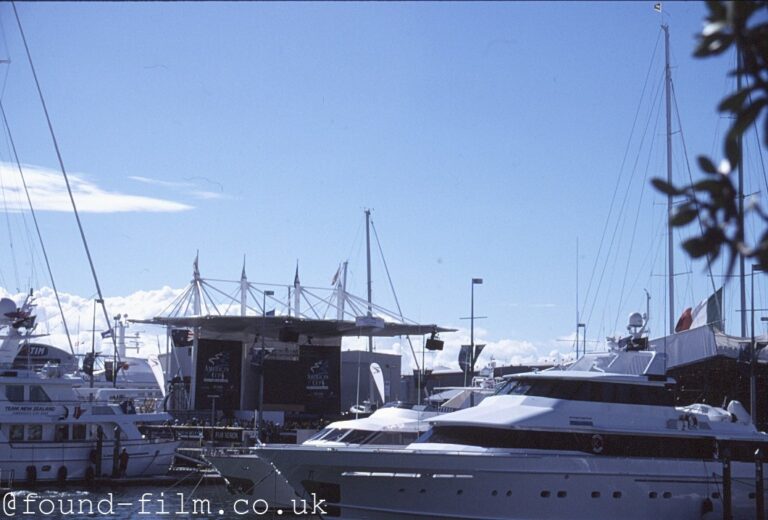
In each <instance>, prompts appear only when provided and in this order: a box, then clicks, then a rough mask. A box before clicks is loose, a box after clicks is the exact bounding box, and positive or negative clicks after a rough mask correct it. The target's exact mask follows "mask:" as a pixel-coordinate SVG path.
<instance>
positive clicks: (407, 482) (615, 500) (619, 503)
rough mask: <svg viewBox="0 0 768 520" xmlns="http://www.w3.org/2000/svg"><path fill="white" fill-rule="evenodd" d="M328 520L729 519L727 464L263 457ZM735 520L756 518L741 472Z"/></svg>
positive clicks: (740, 468) (349, 453)
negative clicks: (318, 501) (317, 501)
mask: <svg viewBox="0 0 768 520" xmlns="http://www.w3.org/2000/svg"><path fill="white" fill-rule="evenodd" d="M260 451H261V452H262V453H263V456H264V457H265V458H267V459H269V460H271V461H272V462H273V463H274V464H275V466H277V468H278V469H279V470H280V471H281V472H282V473H283V475H284V476H285V477H286V478H287V480H288V482H289V483H290V484H291V485H292V486H293V487H294V488H295V489H296V490H297V491H299V493H300V495H302V496H303V497H304V498H307V499H308V501H309V500H312V493H315V494H316V495H317V496H318V498H322V499H325V501H326V502H325V503H324V504H323V508H324V510H325V511H326V513H327V516H330V517H342V518H355V519H395V518H398V519H402V518H413V519H416V518H418V519H425V518H430V519H431V518H434V519H437V518H473V519H488V520H490V519H494V520H496V519H569V520H571V519H585V520H586V519H601V518H605V519H615V518H621V519H622V520H630V519H648V518H656V519H664V518H674V519H694V518H695V519H701V518H703V517H704V518H706V516H705V515H706V514H707V513H709V514H711V515H714V516H713V517H714V518H722V511H723V503H722V496H723V479H722V474H723V466H722V464H721V463H720V462H719V461H713V460H710V461H704V460H700V459H699V460H696V459H693V460H692V459H650V458H626V457H608V456H593V455H586V454H584V453H575V452H552V451H548V452H532V451H530V450H527V451H525V452H523V451H520V452H516V451H514V450H506V451H505V452H500V451H496V452H477V451H475V452H472V451H453V452H447V451H431V450H424V451H421V450H407V449H403V450H384V449H380V450H356V449H337V450H317V449H307V448H303V447H273V446H268V447H266V448H263V449H261V450H260ZM731 468H732V496H733V499H732V506H733V512H734V517H735V518H754V516H755V500H754V491H755V484H754V483H755V479H754V474H755V467H754V465H753V464H748V463H739V462H734V463H733V464H732V465H731Z"/></svg>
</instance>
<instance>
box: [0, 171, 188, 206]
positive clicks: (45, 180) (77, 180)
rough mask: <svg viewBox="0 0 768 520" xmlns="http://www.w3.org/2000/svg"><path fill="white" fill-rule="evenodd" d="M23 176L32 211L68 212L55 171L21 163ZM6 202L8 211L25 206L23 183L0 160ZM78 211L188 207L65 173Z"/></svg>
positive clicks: (63, 186) (66, 198)
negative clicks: (125, 191)
mask: <svg viewBox="0 0 768 520" xmlns="http://www.w3.org/2000/svg"><path fill="white" fill-rule="evenodd" d="M22 170H23V171H24V179H25V181H26V184H27V189H28V190H29V196H30V198H31V199H32V205H33V207H34V208H35V210H36V211H65V212H71V211H72V204H71V202H70V200H69V195H68V193H67V187H66V184H65V182H64V178H63V177H62V175H61V173H60V172H58V171H54V170H50V169H48V168H43V167H40V166H32V165H24V166H22ZM0 177H2V179H3V188H4V192H5V197H6V204H7V207H8V209H9V210H11V211H24V210H26V209H27V208H28V204H27V198H26V195H25V193H24V186H23V184H22V181H21V176H20V175H19V170H18V167H17V166H16V165H12V164H8V163H0ZM68 177H69V183H70V186H71V188H72V194H73V196H74V198H75V203H76V204H77V209H78V211H81V212H86V213H124V212H176V211H185V210H189V209H192V206H189V205H187V204H183V203H180V202H175V201H171V200H165V199H159V198H154V197H144V196H140V195H129V194H125V193H119V192H115V191H107V190H105V189H103V188H101V187H99V186H98V185H96V184H95V183H94V182H92V181H90V180H87V179H86V178H85V177H84V176H83V175H81V174H73V173H70V174H68Z"/></svg>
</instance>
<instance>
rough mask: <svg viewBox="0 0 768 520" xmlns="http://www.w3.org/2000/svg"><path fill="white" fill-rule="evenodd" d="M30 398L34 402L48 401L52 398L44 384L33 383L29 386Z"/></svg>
mask: <svg viewBox="0 0 768 520" xmlns="http://www.w3.org/2000/svg"><path fill="white" fill-rule="evenodd" d="M29 400H30V401H32V402H33V403H48V402H50V401H51V398H50V397H48V394H46V393H45V390H44V389H43V387H42V386H39V385H32V386H30V387H29Z"/></svg>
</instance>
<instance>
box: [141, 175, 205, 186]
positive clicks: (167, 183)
mask: <svg viewBox="0 0 768 520" xmlns="http://www.w3.org/2000/svg"><path fill="white" fill-rule="evenodd" d="M128 178H129V179H131V180H132V181H136V182H141V183H143V184H152V185H154V186H165V187H166V188H191V187H193V186H194V184H192V183H191V182H176V181H163V180H160V179H151V178H149V177H142V176H141V175H129V176H128Z"/></svg>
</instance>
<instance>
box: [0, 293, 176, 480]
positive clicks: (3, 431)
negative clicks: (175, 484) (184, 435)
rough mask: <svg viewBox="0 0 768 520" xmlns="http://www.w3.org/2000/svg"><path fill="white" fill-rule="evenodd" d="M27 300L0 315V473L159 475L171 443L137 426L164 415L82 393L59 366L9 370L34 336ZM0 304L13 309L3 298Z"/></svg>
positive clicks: (30, 476)
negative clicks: (22, 304) (17, 307)
mask: <svg viewBox="0 0 768 520" xmlns="http://www.w3.org/2000/svg"><path fill="white" fill-rule="evenodd" d="M32 307H33V306H32V304H31V302H30V300H29V299H28V300H27V301H26V302H25V304H24V306H23V307H22V308H21V309H18V310H14V311H12V312H3V313H2V315H0V337H2V344H1V345H0V472H1V473H0V475H2V479H3V480H4V481H7V480H9V479H13V480H14V481H16V482H27V483H29V484H34V483H36V482H49V481H59V482H64V481H72V480H89V479H93V478H100V477H102V476H108V477H150V476H154V475H160V474H165V473H166V472H167V471H168V469H169V467H170V465H171V462H172V461H173V457H174V455H175V451H176V448H177V447H178V445H179V442H178V441H176V440H175V439H174V438H173V436H172V434H170V430H168V432H169V433H168V434H167V435H164V434H162V433H161V434H160V435H158V434H157V431H156V429H155V430H153V432H152V433H151V434H150V432H149V431H146V430H144V426H150V425H162V424H166V423H170V420H171V416H170V415H169V414H167V413H162V412H156V411H154V410H147V409H144V407H143V406H141V405H139V406H137V405H135V404H134V401H132V400H130V399H126V400H124V401H122V402H114V401H113V400H100V399H98V395H97V394H83V393H82V392H81V389H82V388H83V387H86V386H87V382H86V381H84V380H83V378H82V377H81V376H80V375H78V374H76V373H68V372H67V371H66V370H65V368H66V367H63V366H60V365H58V364H54V363H47V364H46V365H44V366H43V367H41V368H39V369H35V368H18V367H17V368H14V367H13V361H14V359H15V358H16V356H17V353H18V351H19V350H20V348H22V347H24V346H25V343H26V342H27V341H29V340H30V338H32V337H34V336H33V335H32V329H33V328H34V325H33V323H34V319H33V318H32V315H31V310H32ZM0 308H2V309H3V310H4V311H7V310H8V309H9V308H13V309H16V307H15V303H13V302H12V301H11V300H8V299H4V300H3V301H2V302H0Z"/></svg>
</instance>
